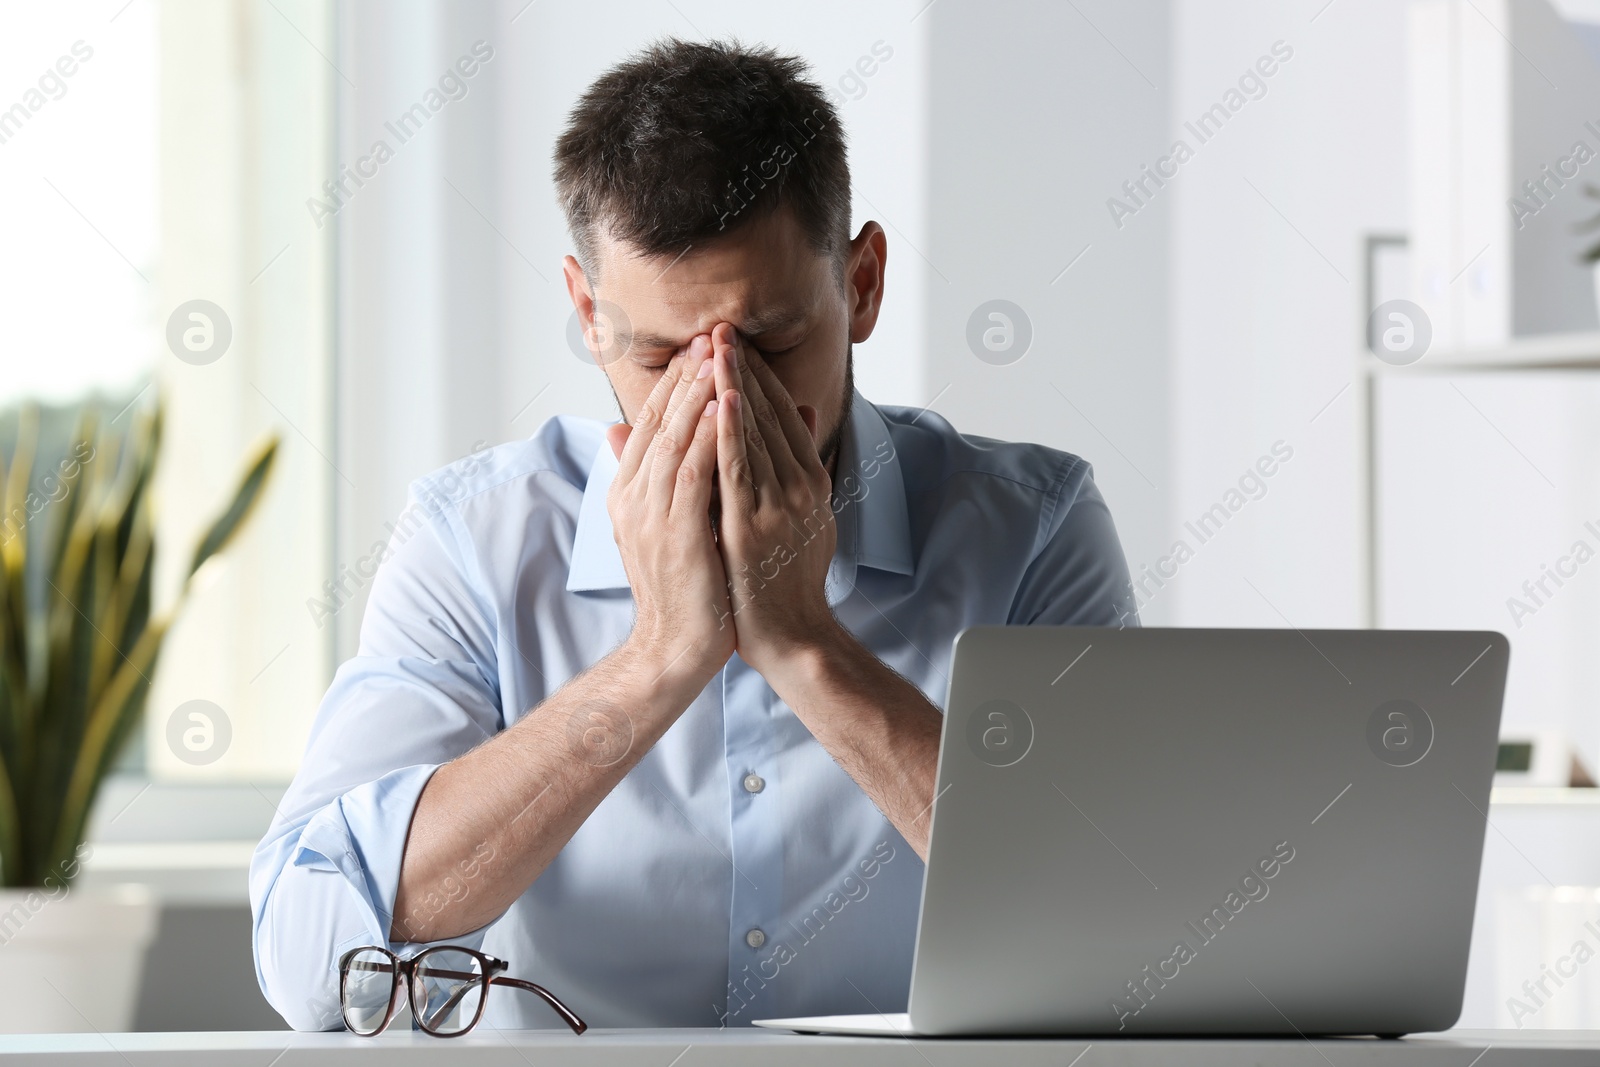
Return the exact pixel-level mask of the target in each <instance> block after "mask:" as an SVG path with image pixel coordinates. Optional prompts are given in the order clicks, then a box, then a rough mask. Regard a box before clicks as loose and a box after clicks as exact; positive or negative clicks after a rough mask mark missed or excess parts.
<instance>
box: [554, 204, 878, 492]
mask: <svg viewBox="0 0 1600 1067" xmlns="http://www.w3.org/2000/svg"><path fill="white" fill-rule="evenodd" d="M883 245H884V241H883V231H882V230H881V229H880V228H878V226H877V224H876V223H868V224H867V225H866V226H864V227H863V228H862V231H861V235H860V236H858V237H857V238H856V239H855V241H853V242H851V247H850V249H849V252H848V256H847V261H846V265H845V281H846V284H845V285H843V286H841V285H840V283H839V277H838V274H837V273H836V271H837V267H836V265H835V263H834V262H833V260H832V259H831V258H830V257H828V256H825V255H819V254H818V253H817V252H816V250H815V249H813V248H812V247H811V245H810V244H809V243H808V242H807V240H806V237H805V234H804V232H803V231H802V230H801V228H800V226H799V224H798V223H797V222H796V221H795V220H794V218H793V216H792V215H791V213H790V212H789V211H787V210H784V209H781V208H780V209H779V210H777V211H774V212H772V213H770V214H768V215H765V216H763V217H761V218H758V219H755V220H753V221H751V222H749V223H746V224H744V225H742V226H740V227H739V228H738V229H736V230H733V231H732V232H731V233H729V234H728V235H727V236H725V237H720V238H718V239H717V240H715V241H711V242H707V243H706V244H704V245H703V246H699V247H696V246H693V245H691V246H690V248H689V250H688V251H687V252H686V253H684V254H683V255H681V256H666V255H663V256H639V255H637V254H634V253H633V252H631V251H630V250H629V248H628V247H627V246H626V245H624V244H621V243H619V242H617V241H613V240H610V239H608V238H605V237H603V236H602V237H601V238H600V244H599V250H598V259H599V262H598V264H597V271H598V274H599V279H598V281H599V284H598V286H593V285H591V284H590V280H589V279H586V278H584V277H583V274H582V271H581V270H579V269H578V265H577V262H576V261H575V260H573V259H572V258H571V257H568V261H567V286H568V289H569V291H570V292H571V293H572V297H573V303H574V304H575V305H576V306H577V307H578V313H579V316H580V318H581V319H583V320H584V321H587V320H588V319H589V317H590V315H591V314H592V313H593V312H592V309H593V307H594V306H595V302H596V301H598V305H599V308H600V325H601V326H602V327H603V329H602V331H601V332H600V336H602V337H604V335H605V333H606V332H608V331H609V333H610V336H609V337H604V339H605V341H606V342H607V347H606V348H605V349H604V350H603V351H602V353H601V357H600V358H601V360H602V365H603V366H604V368H605V372H606V376H607V377H608V378H609V379H610V382H611V389H612V391H613V392H614V393H615V394H616V398H617V403H618V404H619V405H620V406H621V408H622V417H623V418H624V419H625V420H628V421H630V422H631V421H632V418H633V416H634V415H635V414H637V413H638V411H639V409H640V408H641V407H642V406H643V405H644V402H645V399H646V398H647V397H648V396H649V395H650V391H651V389H653V388H654V387H655V384H656V382H657V380H659V378H660V377H661V375H662V374H663V373H665V372H666V370H667V368H668V366H669V364H675V361H676V360H677V359H679V358H681V357H682V355H683V353H684V352H685V351H686V350H687V347H688V345H689V342H690V341H691V340H693V339H694V338H695V337H696V336H697V335H699V334H704V333H709V332H710V331H711V329H712V327H714V326H716V325H717V323H719V322H730V323H732V324H733V325H734V327H735V328H736V329H738V330H739V332H740V334H741V335H742V336H743V337H744V339H745V340H746V342H747V343H748V344H750V345H751V346H753V347H754V348H755V349H756V350H757V351H758V352H759V353H760V354H761V356H762V358H764V359H765V360H766V361H767V363H768V364H769V365H770V366H771V367H772V370H773V373H774V374H776V375H777V377H778V380H779V381H780V382H782V383H783V386H784V388H786V389H787V390H788V391H789V395H790V397H792V398H793V400H794V402H795V404H796V405H797V406H809V407H811V408H812V409H813V410H815V412H816V423H817V427H816V440H817V445H818V452H819V454H820V455H821V457H822V459H823V462H824V463H825V464H830V465H831V463H832V461H833V458H834V452H835V451H836V450H837V447H838V442H839V438H840V435H841V434H842V433H843V429H844V424H845V420H846V418H847V417H848V414H849V403H850V389H851V375H850V352H851V344H852V342H853V341H864V340H866V338H867V336H869V335H870V334H871V332H872V327H873V325H875V323H876V320H877V311H878V300H879V295H880V293H881V289H882V285H881V282H882V266H883ZM863 290H864V291H863ZM608 313H609V314H608ZM608 317H609V318H610V319H612V321H610V322H607V321H606V319H607V318H608Z"/></svg>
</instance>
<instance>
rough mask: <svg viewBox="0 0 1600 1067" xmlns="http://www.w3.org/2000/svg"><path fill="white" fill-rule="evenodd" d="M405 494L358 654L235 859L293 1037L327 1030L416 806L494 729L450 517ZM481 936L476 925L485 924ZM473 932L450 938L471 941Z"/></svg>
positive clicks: (492, 693)
mask: <svg viewBox="0 0 1600 1067" xmlns="http://www.w3.org/2000/svg"><path fill="white" fill-rule="evenodd" d="M434 499H436V498H435V496H434V495H433V494H430V493H429V492H428V491H427V488H426V486H425V485H421V486H420V488H419V489H414V490H413V493H412V496H411V502H410V503H409V504H408V507H407V510H406V512H404V513H402V521H401V522H400V523H399V524H397V527H396V529H395V533H394V535H393V536H392V537H391V539H390V541H389V543H388V546H387V549H386V551H385V553H384V555H385V557H386V558H385V559H384V561H383V563H382V564H381V566H380V567H379V568H378V570H377V574H376V576H375V577H374V580H373V584H372V590H371V596H370V598H369V600H368V604H367V608H366V614H365V615H364V617H363V619H362V625H361V642H360V649H359V651H358V654H357V655H356V656H355V657H354V658H353V659H351V660H349V661H348V662H346V663H345V664H343V665H342V666H341V667H340V668H339V670H338V672H337V674H336V675H335V676H334V680H333V684H332V685H331V686H330V687H329V689H328V692H327V695H326V696H325V697H324V698H323V701H322V704H321V706H320V708H319V709H318V712H317V716H316V720H315V722H314V724H313V726H312V729H311V736H310V738H309V740H308V742H307V745H306V752H305V757H304V759H303V760H302V762H301V767H300V771H299V773H298V774H297V775H296V777H295V780H294V783H293V784H292V785H291V786H290V788H289V791H288V793H287V794H286V795H285V796H284V798H283V801H282V803H281V804H280V805H279V808H278V813H277V816H276V817H275V818H274V819H273V822H272V825H271V827H270V829H269V830H268V831H267V834H266V836H265V837H264V838H263V839H262V841H261V843H260V845H259V846H257V848H256V851H255V855H254V857H253V858H252V860H251V864H250V903H251V910H252V914H253V918H254V948H255V961H256V978H257V980H258V981H259V982H260V985H261V991H262V993H263V994H265V996H266V998H267V1000H268V1002H269V1003H271V1004H272V1006H273V1007H274V1008H276V1009H277V1011H278V1012H279V1013H280V1014H281V1015H282V1016H283V1017H284V1019H285V1021H287V1022H288V1023H289V1025H290V1026H292V1027H294V1028H295V1029H297V1030H325V1029H335V1028H338V1027H340V1026H341V1025H342V1022H341V1019H340V1015H339V980H338V960H339V957H340V955H342V954H343V953H344V952H345V951H346V950H348V949H350V948H352V947H355V946H358V945H384V946H387V947H388V948H390V949H391V950H393V951H396V952H401V953H404V952H407V951H410V950H411V949H412V948H415V947H418V946H414V945H412V944H409V943H404V942H394V941H391V940H390V937H389V933H390V930H391V927H392V922H393V913H394V901H395V894H396V890H397V888H398V886H399V881H400V864H401V860H402V859H403V857H404V854H405V845H406V837H407V834H408V832H409V830H410V826H411V816H412V813H413V811H414V810H415V808H416V804H417V799H418V797H419V796H421V794H422V790H423V788H424V787H425V786H426V785H427V783H428V779H429V778H430V777H431V776H432V775H433V772H434V771H435V770H437V769H438V768H439V766H440V765H441V764H443V763H445V762H447V761H449V760H450V759H453V758H455V757H456V756H458V755H460V754H462V753H463V752H466V751H467V750H469V749H471V748H473V747H474V746H476V745H478V744H480V743H481V742H483V741H485V740H487V739H488V738H489V737H491V736H493V735H494V733H495V732H496V731H498V730H499V729H501V728H502V726H503V721H504V720H503V717H502V715H501V710H500V698H499V692H498V685H497V682H496V677H497V676H496V673H495V667H494V647H495V643H494V642H495V634H494V628H495V621H494V619H493V616H492V614H491V611H490V609H489V608H488V607H487V601H486V600H485V599H484V598H483V597H481V596H479V595H476V594H475V593H474V591H473V588H472V586H471V584H470V581H469V579H468V578H467V576H468V575H470V574H473V573H475V568H474V567H473V565H472V562H471V560H470V559H468V558H466V557H465V556H464V553H465V552H467V551H468V549H467V548H466V547H465V546H466V544H467V542H466V539H465V538H464V537H461V536H458V529H457V528H456V527H455V525H454V524H453V515H452V514H451V513H449V512H442V511H441V510H440V509H439V508H438V507H437V506H435V505H432V504H430V503H428V502H429V501H432V500H434ZM485 929H487V928H485ZM483 933H484V930H479V931H477V932H475V933H474V934H470V935H467V936H464V937H455V938H451V943H453V944H465V945H469V946H471V947H479V946H480V945H481V942H482V938H483Z"/></svg>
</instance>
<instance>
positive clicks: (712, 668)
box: [606, 334, 735, 691]
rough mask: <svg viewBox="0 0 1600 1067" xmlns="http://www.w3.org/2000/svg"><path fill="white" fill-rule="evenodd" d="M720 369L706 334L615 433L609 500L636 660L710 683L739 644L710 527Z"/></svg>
mask: <svg viewBox="0 0 1600 1067" xmlns="http://www.w3.org/2000/svg"><path fill="white" fill-rule="evenodd" d="M711 368H712V362H711V338H710V336H709V335H706V334H701V335H699V336H697V337H695V338H694V339H693V340H692V341H691V342H690V343H689V345H688V346H687V349H686V351H685V352H684V353H683V354H681V355H678V356H674V357H673V359H672V360H671V362H669V363H668V365H667V369H666V370H665V371H663V372H662V375H661V380H660V381H659V382H657V383H656V387H655V389H654V390H653V391H652V392H651V394H650V398H649V399H648V400H646V401H645V405H644V408H643V409H642V410H641V411H640V412H639V414H638V415H637V416H636V417H635V418H634V420H633V425H632V426H628V425H617V426H613V427H611V428H610V429H609V430H607V431H606V439H607V441H608V442H609V443H610V445H611V448H612V451H613V452H614V453H616V456H617V465H618V466H617V474H616V477H615V479H614V480H613V481H612V483H611V491H610V493H609V495H608V496H607V498H606V506H607V510H608V511H609V512H610V514H611V527H612V530H613V531H614V534H615V537H616V541H617V548H618V549H619V550H620V552H621V555H622V565H623V568H624V569H625V570H626V571H627V573H628V583H629V585H631V586H632V587H633V601H634V606H635V615H634V624H633V632H632V633H631V634H630V636H629V638H628V641H627V646H628V649H629V653H630V657H631V656H639V657H642V658H643V660H644V661H645V662H647V663H650V664H653V665H654V668H655V669H656V670H657V671H659V672H661V673H663V674H664V673H666V672H668V671H669V670H670V671H672V672H674V673H675V674H679V675H685V676H687V677H688V678H690V679H700V685H701V686H703V685H704V684H705V682H707V681H709V680H710V679H711V676H712V675H714V674H716V672H717V671H719V670H721V669H722V667H723V665H724V664H725V663H727V662H728V657H729V656H731V655H732V654H733V650H734V647H735V635H734V628H733V615H732V608H731V607H730V605H729V602H728V577H727V572H726V570H725V569H724V567H723V564H722V557H721V555H720V554H719V553H718V552H717V546H716V542H715V541H714V540H713V537H712V531H711V518H710V512H711V491H712V487H713V486H714V485H715V484H716V466H717V419H716V408H715V397H716V376H715V375H714V374H712V373H711ZM702 369H703V370H704V371H705V372H706V373H705V374H704V375H703V376H702V375H701V374H700V371H701V370H702ZM695 688H696V691H698V688H699V687H695Z"/></svg>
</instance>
